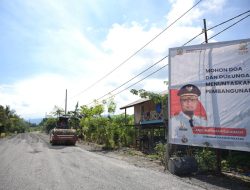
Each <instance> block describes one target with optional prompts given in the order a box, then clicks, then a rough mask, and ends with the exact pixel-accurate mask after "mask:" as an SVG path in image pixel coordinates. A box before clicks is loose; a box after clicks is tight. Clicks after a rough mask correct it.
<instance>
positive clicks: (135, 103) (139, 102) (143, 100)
mask: <svg viewBox="0 0 250 190" xmlns="http://www.w3.org/2000/svg"><path fill="white" fill-rule="evenodd" d="M149 100H150V99H149V98H141V99H139V100H136V101H134V102H132V103H130V104H128V105H126V106H123V107H121V108H120V109H121V110H122V109H125V108H130V107H133V106H134V105H137V104H142V103H144V102H147V101H149Z"/></svg>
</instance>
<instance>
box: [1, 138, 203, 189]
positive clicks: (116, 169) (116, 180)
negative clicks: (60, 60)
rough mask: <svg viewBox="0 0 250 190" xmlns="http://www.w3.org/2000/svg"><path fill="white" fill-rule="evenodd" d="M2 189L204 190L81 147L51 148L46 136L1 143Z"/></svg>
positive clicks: (12, 139)
mask: <svg viewBox="0 0 250 190" xmlns="http://www.w3.org/2000/svg"><path fill="white" fill-rule="evenodd" d="M0 189H1V190H8V189H11V190H14V189H17V190H20V189H22V190H29V189H30V190H36V189H41V190H46V189H48V190H53V189H58V190H59V189H60V190H74V189H88V190H91V189H107V190H111V189H126V190H127V189H129V190H130V189H136V190H139V189H143V190H145V189H157V190H160V189H169V190H171V189H185V190H187V189H202V188H201V187H198V186H193V185H191V184H188V183H185V182H183V181H182V180H180V179H178V178H176V177H175V176H173V175H169V174H164V173H161V172H157V171H153V170H150V169H145V168H138V167H135V166H133V165H130V164H129V163H127V162H125V161H122V160H118V159H114V158H110V157H106V156H103V155H99V154H96V153H93V152H89V151H86V150H84V149H82V148H80V147H78V146H51V145H50V144H49V143H48V142H47V139H46V136H45V135H42V134H38V133H24V134H18V135H16V136H13V137H11V138H5V139H1V140H0Z"/></svg>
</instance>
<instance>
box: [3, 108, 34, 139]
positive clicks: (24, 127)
mask: <svg viewBox="0 0 250 190" xmlns="http://www.w3.org/2000/svg"><path fill="white" fill-rule="evenodd" d="M30 125H31V124H30V123H28V122H26V121H25V120H24V119H22V118H20V117H19V116H18V115H17V114H16V113H15V111H14V110H11V109H10V107H9V106H5V107H4V106H2V105H0V134H1V136H5V135H8V134H10V133H23V132H25V131H29V127H30ZM3 134H4V135H3Z"/></svg>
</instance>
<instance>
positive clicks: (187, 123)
mask: <svg viewBox="0 0 250 190" xmlns="http://www.w3.org/2000/svg"><path fill="white" fill-rule="evenodd" d="M177 95H178V96H179V97H180V105H181V110H182V111H181V112H180V113H179V114H178V115H177V116H175V117H173V118H172V120H171V122H172V127H173V128H174V130H173V131H174V134H173V135H174V139H175V140H176V141H177V142H179V143H187V142H189V143H190V142H191V140H192V139H193V137H194V134H193V132H192V128H193V127H194V126H204V125H206V120H205V119H204V118H202V117H200V116H196V115H194V112H195V110H196V108H197V105H198V97H199V96H200V95H201V92H200V90H199V88H197V86H195V85H192V84H187V85H185V86H183V87H181V88H180V90H179V91H178V93H177Z"/></svg>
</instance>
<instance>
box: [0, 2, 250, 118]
mask: <svg viewBox="0 0 250 190" xmlns="http://www.w3.org/2000/svg"><path fill="white" fill-rule="evenodd" d="M195 2H198V1H197V0H196V1H195V0H157V1H155V0H140V1H132V0H119V1H116V0H108V1H107V0H72V1H67V0H53V1H51V0H36V1H31V0H12V1H9V0H1V1H0V42H1V43H0V66H1V69H0V104H1V105H10V106H11V108H12V109H15V110H16V112H17V113H18V114H19V115H21V116H22V117H24V118H26V119H29V118H36V117H43V116H44V114H45V113H46V112H47V113H49V112H51V111H52V110H53V107H54V105H58V106H59V107H62V108H63V107H64V105H63V103H64V93H65V89H66V88H67V89H68V93H69V100H68V102H69V109H70V108H72V109H73V107H74V105H75V104H76V102H77V101H79V103H80V105H83V104H88V103H89V102H91V101H92V100H93V99H96V98H99V97H101V96H102V95H104V94H106V93H107V92H109V91H111V90H113V89H114V88H116V87H117V86H119V85H120V84H122V83H124V82H126V81H127V80H129V79H130V78H132V77H133V76H134V75H136V74H138V73H139V72H141V71H142V70H143V69H145V68H147V67H148V66H150V65H152V64H153V63H154V62H155V61H157V60H159V59H161V58H162V57H163V56H164V55H167V53H168V48H170V47H176V46H180V45H182V44H183V43H185V42H186V41H188V40H189V39H191V38H192V37H193V36H194V35H196V34H198V33H199V32H200V31H201V30H202V27H203V20H202V19H203V18H206V19H207V25H208V28H209V27H211V26H213V25H215V24H218V23H220V22H222V21H225V20H227V19H229V18H231V17H233V16H236V15H238V14H240V13H242V12H245V11H248V10H249V9H250V1H249V0H240V1H239V0H203V1H202V2H201V3H200V4H199V5H198V6H197V7H196V8H195V9H194V10H192V11H191V12H190V13H189V14H188V15H186V16H185V17H184V18H183V19H181V20H180V21H178V22H177V23H176V24H175V25H174V26H173V27H171V28H170V29H169V30H167V31H166V32H164V33H163V34H162V35H161V36H160V37H159V38H157V39H156V40H154V41H153V43H151V44H150V45H149V46H147V47H146V48H145V49H144V50H143V51H141V52H140V53H139V54H138V55H137V56H135V57H134V58H133V59H131V60H130V61H129V62H127V63H126V64H124V65H123V66H122V67H120V68H119V69H118V70H117V71H115V72H114V73H113V74H112V75H110V76H109V77H107V78H105V80H103V81H101V82H100V83H98V84H97V85H96V86H95V87H93V88H91V89H90V90H88V91H87V92H85V93H80V92H81V91H83V90H84V89H86V88H87V87H88V86H89V85H90V84H92V83H94V82H95V81H97V80H98V79H99V78H100V77H102V76H104V75H105V74H107V73H108V72H109V71H111V70H112V69H113V68H115V67H116V66H118V65H119V64H120V63H121V62H122V61H124V60H125V59H126V58H128V57H129V56H130V55H131V54H132V53H134V52H135V51H136V50H138V49H139V48H140V47H142V46H143V45H144V44H146V43H147V42H148V41H149V40H151V39H152V38H153V37H154V36H155V35H157V34H158V33H159V32H160V31H162V30H163V29H164V28H166V27H167V26H168V25H169V24H170V23H171V22H172V21H173V20H174V19H176V18H177V17H178V16H180V15H181V14H182V13H183V12H185V11H186V10H188V9H189V8H190V7H192V5H194V3H195ZM249 18H250V17H248V18H247V19H245V20H244V21H242V22H240V23H239V24H237V25H236V26H234V27H232V28H231V29H229V30H228V31H226V32H224V33H222V34H220V35H219V36H217V37H215V38H214V39H213V40H211V42H215V41H228V40H236V39H244V38H249V37H250V31H249V29H248V26H249V25H250V19H249ZM233 22H234V21H233ZM233 22H231V23H229V24H232V23H233ZM226 26H228V24H227V25H223V26H222V27H220V28H217V29H215V30H212V31H210V32H209V33H208V34H209V36H211V35H213V34H216V33H217V32H218V31H220V30H222V29H223V28H225V27H226ZM203 40H204V36H201V37H199V38H197V39H196V40H195V41H194V42H192V44H199V43H201V42H202V41H203ZM164 64H167V59H166V60H165V61H163V62H162V63H160V64H159V65H157V66H156V67H155V69H153V70H151V71H149V72H148V73H145V75H147V74H149V73H150V72H153V71H154V70H156V69H157V68H158V67H160V66H162V65H164ZM145 75H144V76H145ZM142 77H143V75H142V76H141V78H142ZM167 78H168V74H167V68H166V69H163V70H161V71H160V72H159V73H157V74H156V75H153V76H152V77H150V78H149V79H147V80H144V81H143V82H141V83H140V84H139V85H137V86H135V87H133V88H144V89H147V90H153V91H158V92H160V91H163V90H166V89H167V87H166V86H165V85H164V84H163V81H164V80H167ZM139 79H140V78H139ZM133 82H136V80H135V81H133ZM137 98H138V97H135V96H133V95H132V94H131V93H129V91H128V90H127V91H125V92H123V93H121V94H119V95H117V96H116V97H115V101H116V103H117V106H118V108H119V107H121V106H123V105H124V104H127V103H130V102H131V101H133V100H135V99H137Z"/></svg>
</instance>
